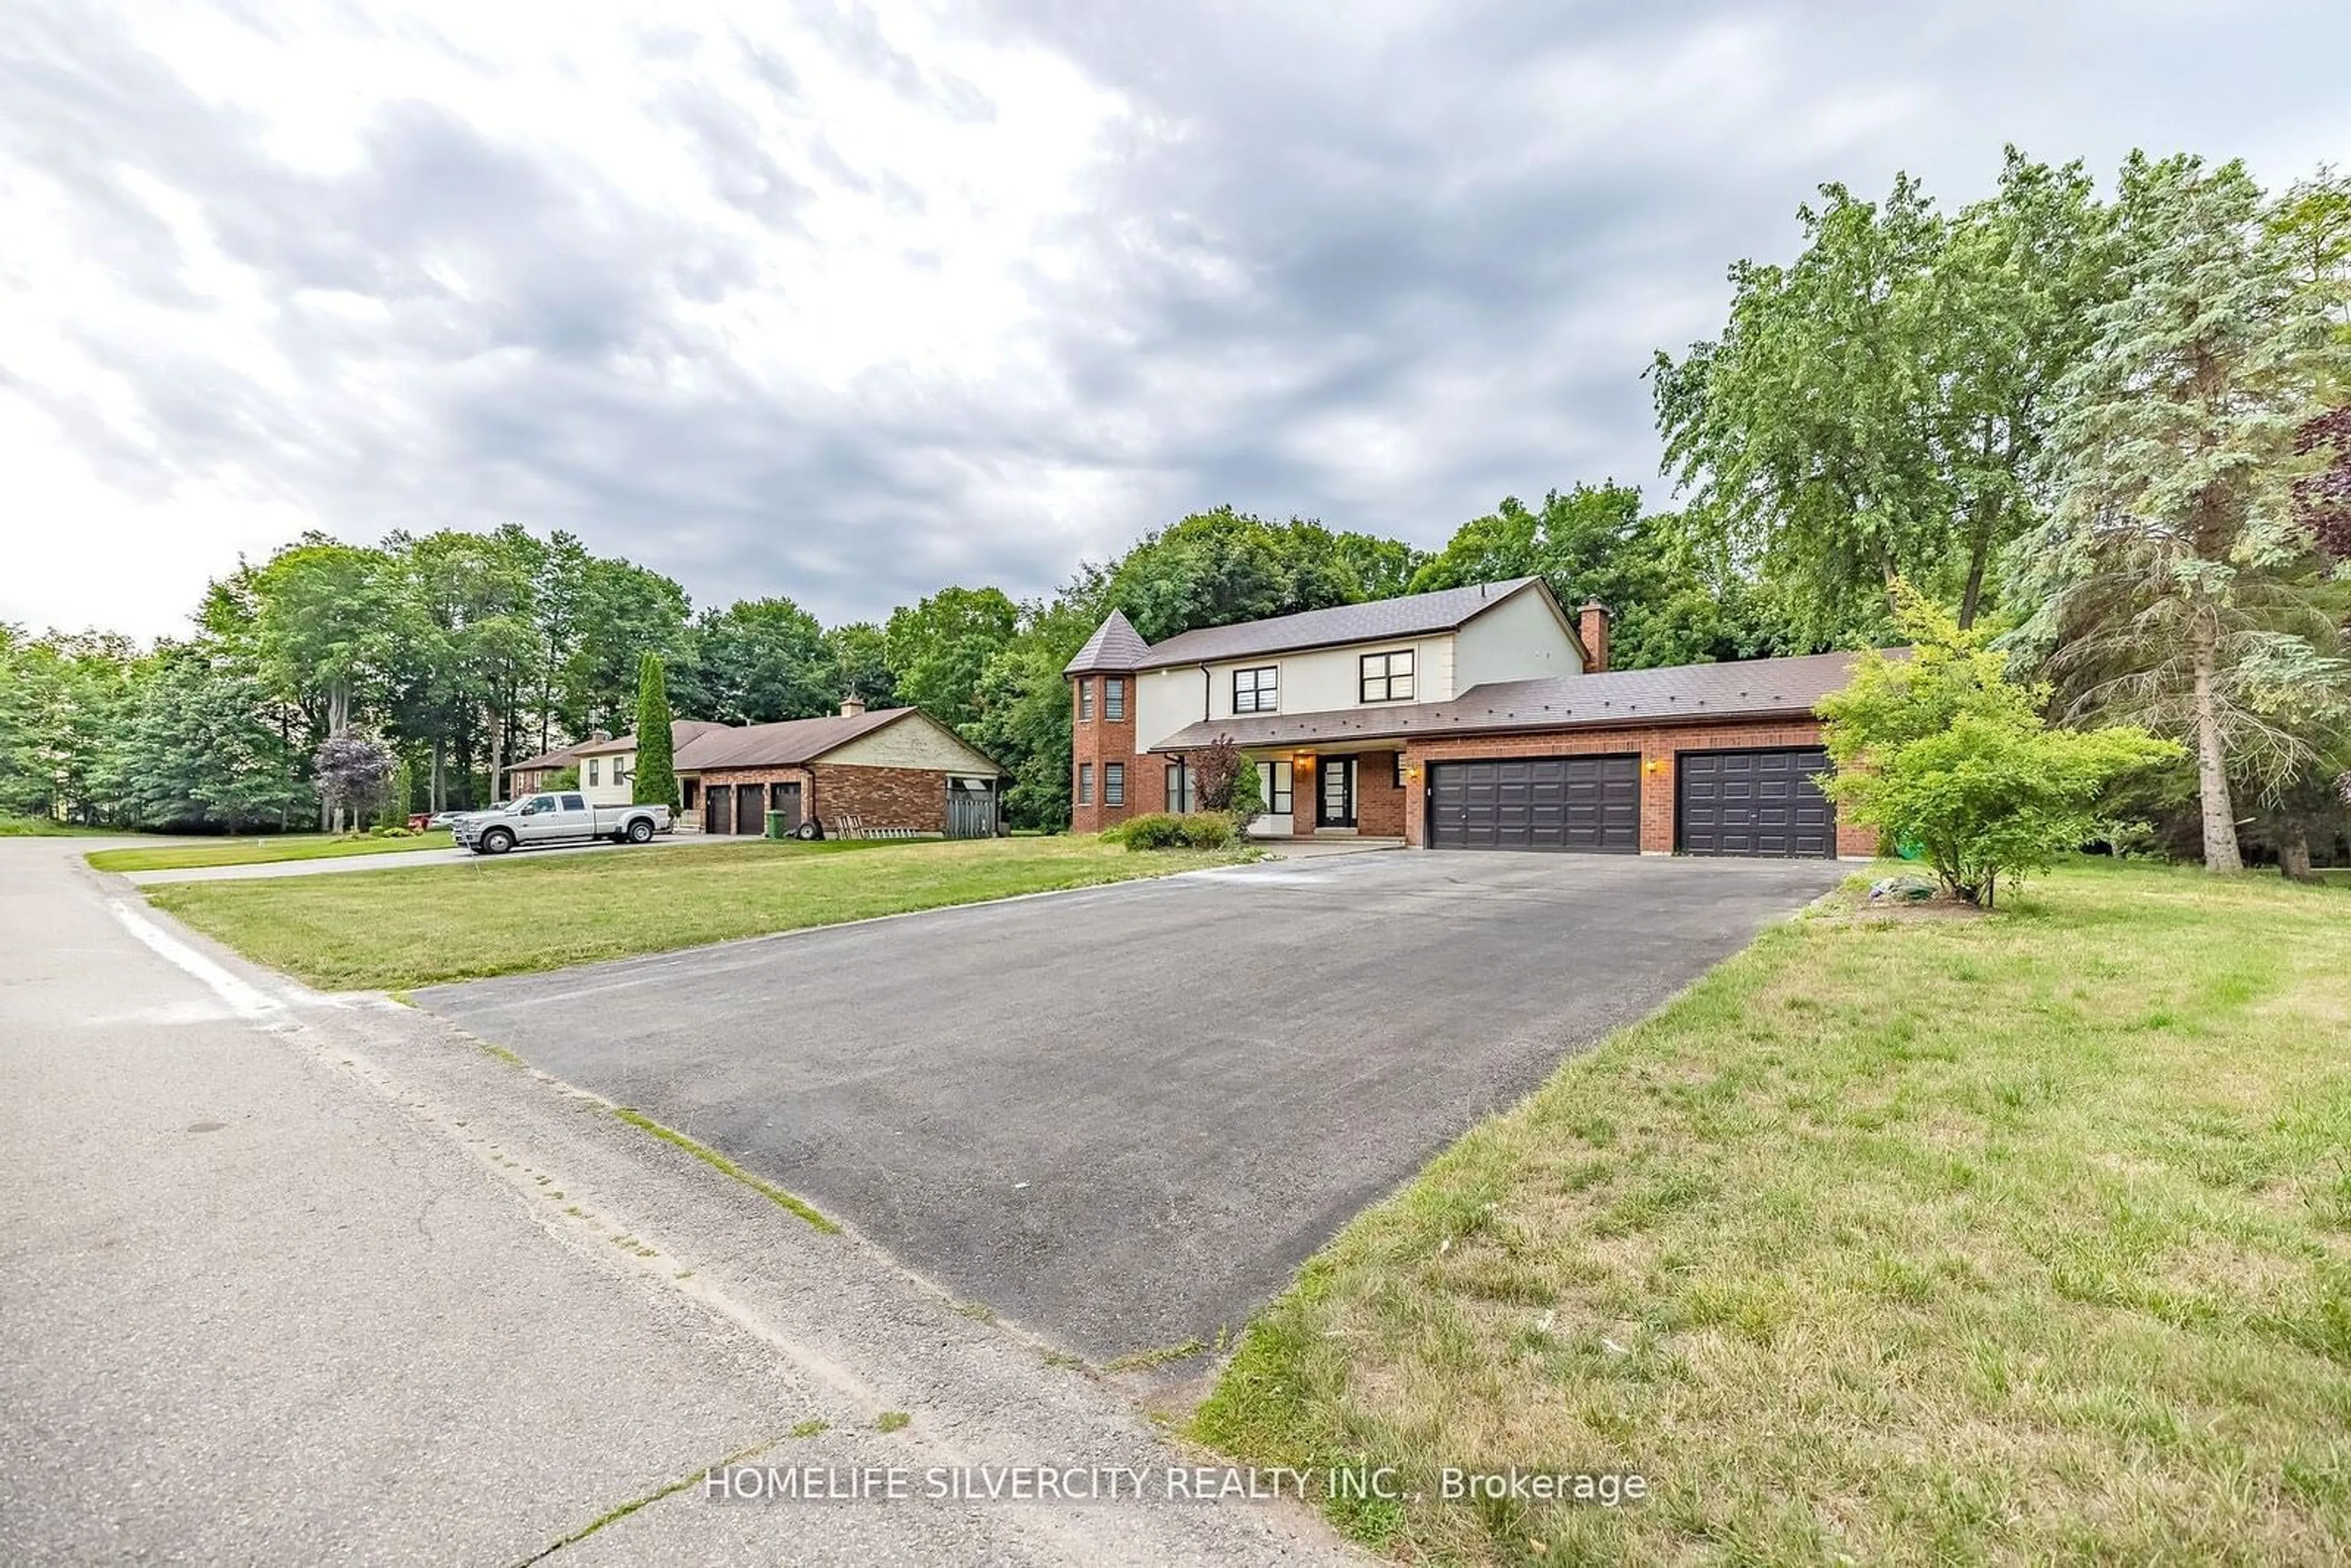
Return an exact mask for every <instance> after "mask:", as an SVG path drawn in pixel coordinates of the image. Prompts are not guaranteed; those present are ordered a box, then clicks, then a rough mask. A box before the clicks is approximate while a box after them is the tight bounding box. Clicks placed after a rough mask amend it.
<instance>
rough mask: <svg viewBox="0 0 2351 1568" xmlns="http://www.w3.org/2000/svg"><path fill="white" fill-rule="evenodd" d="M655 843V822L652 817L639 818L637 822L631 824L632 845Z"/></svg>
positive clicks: (630, 839)
mask: <svg viewBox="0 0 2351 1568" xmlns="http://www.w3.org/2000/svg"><path fill="white" fill-rule="evenodd" d="M629 842H631V843H632V844H649V843H652V842H653V819H652V818H651V817H639V818H638V819H637V820H636V821H633V822H631V823H630V824H629Z"/></svg>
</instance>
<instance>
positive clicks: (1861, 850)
mask: <svg viewBox="0 0 2351 1568" xmlns="http://www.w3.org/2000/svg"><path fill="white" fill-rule="evenodd" d="M1820 743H1821V727H1820V721H1818V720H1817V719H1809V718H1807V719H1783V720H1777V721H1771V722H1765V723H1761V724H1708V725H1677V726H1656V727H1644V728H1637V729H1631V728H1628V729H1601V730H1551V731H1542V732H1537V733H1532V734H1525V735H1487V736H1462V737H1451V738H1447V739H1443V740H1434V739H1432V740H1413V741H1407V742H1406V743H1405V767H1406V768H1407V769H1408V774H1407V778H1406V780H1405V841H1407V842H1409V843H1411V844H1413V845H1415V846H1418V845H1419V844H1420V843H1421V841H1422V839H1423V838H1424V837H1425V836H1426V823H1427V810H1426V800H1427V788H1428V765H1429V764H1430V763H1432V762H1451V761H1468V760H1470V759H1473V758H1490V757H1580V756H1594V755H1602V754H1612V753H1613V754H1616V755H1623V754H1625V753H1636V754H1638V755H1639V757H1640V758H1641V852H1642V853H1643V854H1671V853H1672V852H1673V850H1674V782H1675V758H1676V756H1677V754H1678V753H1681V752H1684V751H1740V750H1751V749H1755V748H1759V747H1779V746H1818V745H1819V744H1820ZM1836 832H1837V853H1838V854H1840V855H1870V854H1875V853H1876V851H1877V835H1876V831H1875V830H1873V829H1869V828H1862V827H1855V826H1854V825H1852V824H1851V823H1848V822H1845V821H1842V820H1840V821H1838V823H1837V831H1836Z"/></svg>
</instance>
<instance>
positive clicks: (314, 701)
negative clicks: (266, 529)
mask: <svg viewBox="0 0 2351 1568" xmlns="http://www.w3.org/2000/svg"><path fill="white" fill-rule="evenodd" d="M401 575H402V574H401V571H400V569H399V567H398V566H397V564H396V563H395V562H394V560H393V559H392V556H390V555H389V554H387V553H385V552H384V551H381V550H372V549H355V548H353V547H352V546H350V545H341V544H336V543H334V542H333V541H332V540H329V539H328V538H324V537H323V536H320V535H316V534H312V535H306V536H305V537H304V538H303V539H302V541H301V542H300V543H298V544H296V545H294V546H292V547H291V548H289V549H284V550H280V551H279V552H278V553H277V555H275V556H273V557H271V558H270V560H269V563H268V565H266V566H265V567H263V568H261V569H260V570H259V571H257V572H256V573H255V574H254V575H253V577H252V579H251V580H250V583H249V585H248V591H249V592H250V594H251V596H252V602H253V606H254V614H253V619H252V622H251V631H252V635H253V639H254V653H255V654H256V659H257V664H258V667H259V669H260V672H261V674H262V675H263V677H264V678H265V679H266V680H267V681H269V682H270V684H271V685H273V686H275V687H276V688H277V691H278V692H279V694H280V695H284V696H285V697H287V699H288V700H290V701H292V702H294V703H296V704H297V705H298V706H300V708H301V709H302V711H303V713H304V715H305V716H307V717H308V720H309V729H310V733H311V735H312V736H313V737H316V738H319V739H325V738H328V737H333V736H340V735H343V734H346V733H348V732H349V731H350V727H351V722H352V718H353V716H354V714H355V712H357V711H358V710H359V709H360V708H362V707H364V706H368V705H370V704H371V703H375V702H378V701H380V700H381V698H382V697H383V696H384V695H386V690H387V687H388V685H390V683H391V680H392V669H393V665H394V653H395V649H396V646H397V643H398V640H399V637H400V635H401V632H402V627H403V625H404V623H405V621H406V615H405V613H404V612H405V611H406V609H407V608H408V601H407V600H406V599H405V597H404V595H403V593H402V584H401V581H400V578H401Z"/></svg>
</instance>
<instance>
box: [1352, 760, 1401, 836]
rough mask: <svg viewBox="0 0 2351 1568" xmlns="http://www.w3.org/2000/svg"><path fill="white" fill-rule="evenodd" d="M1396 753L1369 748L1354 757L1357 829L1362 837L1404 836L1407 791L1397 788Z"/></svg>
mask: <svg viewBox="0 0 2351 1568" xmlns="http://www.w3.org/2000/svg"><path fill="white" fill-rule="evenodd" d="M1395 755H1396V754H1395V752H1393V751H1366V752H1364V753H1363V754H1362V755H1360V756H1359V757H1357V758H1355V831H1356V833H1357V834H1358V835H1360V836H1361V837H1364V838H1366V839H1400V838H1403V837H1404V836H1405V835H1404V825H1405V809H1406V808H1405V801H1406V791H1405V790H1403V789H1397V788H1396V781H1395Z"/></svg>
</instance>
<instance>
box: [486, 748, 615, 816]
mask: <svg viewBox="0 0 2351 1568" xmlns="http://www.w3.org/2000/svg"><path fill="white" fill-rule="evenodd" d="M604 738H605V737H603V736H602V735H601V734H600V735H593V736H590V737H589V739H590V740H591V741H592V740H602V739H604ZM579 756H580V747H577V746H563V747H557V748H556V749H555V750H553V751H548V752H542V753H540V754H539V755H538V756H537V757H526V758H523V759H522V760H521V761H520V762H509V763H507V768H506V774H507V787H506V791H505V793H503V794H501V795H500V796H499V797H498V799H499V800H521V799H522V798H523V797H524V796H525V795H536V794H538V792H539V791H540V790H541V789H546V788H547V781H548V780H549V779H552V778H554V777H555V776H556V775H557V774H559V773H560V772H562V771H563V770H564V769H565V768H569V767H570V766H571V764H572V763H573V762H574V761H576V760H577V759H578V758H579Z"/></svg>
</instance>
